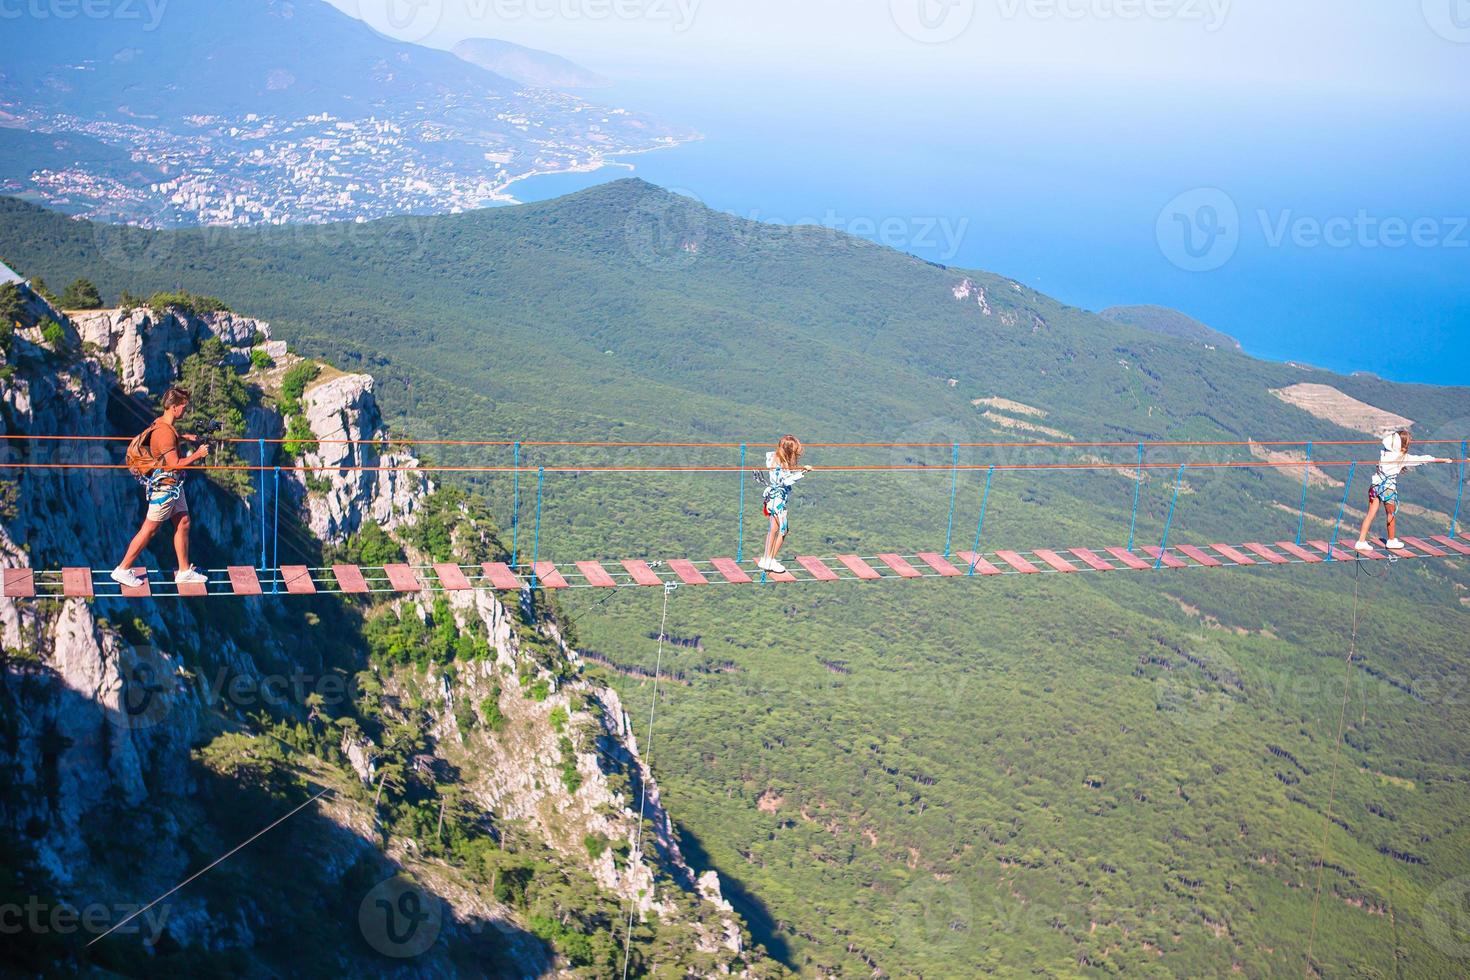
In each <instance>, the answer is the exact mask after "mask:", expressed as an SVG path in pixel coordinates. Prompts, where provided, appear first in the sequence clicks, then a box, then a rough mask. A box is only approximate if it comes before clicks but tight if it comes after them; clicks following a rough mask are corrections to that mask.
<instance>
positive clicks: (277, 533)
mask: <svg viewBox="0 0 1470 980" xmlns="http://www.w3.org/2000/svg"><path fill="white" fill-rule="evenodd" d="M275 483H276V485H275V488H274V489H273V490H272V491H271V508H272V510H273V513H272V515H271V554H272V555H273V556H274V557H275V559H276V565H275V568H276V573H275V574H274V575H272V576H271V592H273V593H274V592H279V591H281V575H280V571H281V468H280V467H279V466H277V467H276V478H275Z"/></svg>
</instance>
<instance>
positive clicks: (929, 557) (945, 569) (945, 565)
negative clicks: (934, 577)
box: [919, 551, 965, 578]
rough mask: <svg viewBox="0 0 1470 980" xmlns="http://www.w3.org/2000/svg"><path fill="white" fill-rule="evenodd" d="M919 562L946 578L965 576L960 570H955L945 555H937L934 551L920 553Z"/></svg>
mask: <svg viewBox="0 0 1470 980" xmlns="http://www.w3.org/2000/svg"><path fill="white" fill-rule="evenodd" d="M919 561H921V562H923V563H924V564H926V565H928V566H929V567H930V568H932V569H934V570H935V571H936V572H938V573H939V574H940V575H943V576H944V577H945V578H955V577H957V576H960V575H963V574H965V573H964V572H962V571H960V570H959V569H958V568H955V567H954V566H953V565H951V564H950V563H949V561H948V560H947V559H946V558H945V557H944V556H943V555H938V554H935V553H934V552H932V551H921V552H919Z"/></svg>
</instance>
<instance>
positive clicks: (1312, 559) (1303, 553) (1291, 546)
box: [1276, 541, 1322, 565]
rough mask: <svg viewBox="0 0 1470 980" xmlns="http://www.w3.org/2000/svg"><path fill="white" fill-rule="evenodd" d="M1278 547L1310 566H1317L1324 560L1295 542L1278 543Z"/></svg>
mask: <svg viewBox="0 0 1470 980" xmlns="http://www.w3.org/2000/svg"><path fill="white" fill-rule="evenodd" d="M1276 547H1278V548H1280V549H1281V550H1282V551H1284V552H1286V553H1287V554H1288V555H1291V556H1293V557H1295V558H1300V559H1301V560H1302V561H1304V562H1306V563H1307V564H1309V565H1315V564H1317V563H1318V562H1320V561H1321V560H1322V558H1321V556H1319V555H1314V554H1312V553H1311V552H1310V551H1308V550H1307V549H1306V548H1302V547H1299V546H1298V545H1297V544H1296V542H1294V541H1278V542H1276Z"/></svg>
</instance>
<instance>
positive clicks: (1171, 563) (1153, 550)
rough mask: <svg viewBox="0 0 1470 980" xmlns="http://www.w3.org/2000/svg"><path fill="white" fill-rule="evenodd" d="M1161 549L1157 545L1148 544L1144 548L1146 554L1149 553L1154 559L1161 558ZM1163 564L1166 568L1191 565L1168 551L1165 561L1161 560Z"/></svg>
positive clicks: (1165, 554)
mask: <svg viewBox="0 0 1470 980" xmlns="http://www.w3.org/2000/svg"><path fill="white" fill-rule="evenodd" d="M1159 551H1160V549H1159V548H1158V547H1157V546H1156V545H1147V546H1145V547H1144V549H1143V553H1144V554H1145V555H1148V556H1149V557H1150V558H1152V559H1153V560H1154V561H1158V560H1159ZM1161 564H1162V565H1163V566H1164V567H1165V568H1188V567H1189V562H1186V561H1180V560H1179V559H1178V558H1175V557H1174V556H1173V555H1171V554H1169V553H1168V552H1167V551H1166V552H1164V560H1163V562H1161Z"/></svg>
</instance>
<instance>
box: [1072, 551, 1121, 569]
mask: <svg viewBox="0 0 1470 980" xmlns="http://www.w3.org/2000/svg"><path fill="white" fill-rule="evenodd" d="M1067 550H1068V551H1070V552H1071V553H1072V554H1074V555H1076V556H1077V557H1078V558H1081V559H1082V561H1083V562H1084V563H1085V564H1086V565H1087V567H1088V568H1091V569H1094V570H1096V571H1099V572H1111V571H1114V570H1115V568H1116V566H1114V565H1109V564H1108V563H1107V562H1105V561H1103V560H1102V559H1101V558H1099V557H1098V556H1097V555H1096V554H1095V553H1093V552H1091V551H1088V550H1087V549H1086V548H1068V549H1067Z"/></svg>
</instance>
